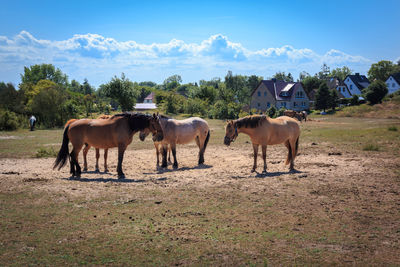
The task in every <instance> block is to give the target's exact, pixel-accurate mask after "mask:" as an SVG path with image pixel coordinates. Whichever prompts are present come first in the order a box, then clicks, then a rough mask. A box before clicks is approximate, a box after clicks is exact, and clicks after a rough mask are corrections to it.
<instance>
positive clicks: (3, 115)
mask: <svg viewBox="0 0 400 267" xmlns="http://www.w3.org/2000/svg"><path fill="white" fill-rule="evenodd" d="M26 121H27V123H28V119H26ZM22 125H23V116H21V115H20V116H18V115H17V114H16V113H14V112H12V111H8V110H5V111H0V131H14V130H16V129H18V128H19V127H21V126H22Z"/></svg>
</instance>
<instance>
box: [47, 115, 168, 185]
mask: <svg viewBox="0 0 400 267" xmlns="http://www.w3.org/2000/svg"><path fill="white" fill-rule="evenodd" d="M145 129H147V130H148V131H151V132H152V133H153V135H154V137H155V139H156V140H157V141H161V140H162V139H163V131H162V128H161V125H160V119H159V117H158V116H156V115H155V114H153V116H151V115H146V114H140V113H122V114H117V115H114V116H112V117H111V118H110V119H108V120H97V119H95V120H91V119H82V120H76V121H74V122H72V123H70V124H69V125H67V126H66V127H65V129H64V135H63V142H62V146H61V149H60V151H59V152H58V155H57V158H56V160H55V162H54V166H53V169H55V168H57V167H58V169H61V168H62V167H63V166H64V165H65V163H66V161H67V159H68V158H70V167H71V169H70V171H71V174H72V176H76V177H80V175H81V167H80V166H79V163H78V160H77V158H78V154H79V151H80V150H81V149H82V146H83V145H84V144H88V145H90V146H93V147H96V148H103V149H106V148H112V147H118V166H117V172H118V178H119V179H123V178H125V175H124V173H123V172H122V161H123V158H124V152H125V150H126V148H127V146H128V145H129V144H130V143H131V142H132V137H133V135H134V134H135V133H136V132H138V131H142V130H145ZM69 141H71V143H72V146H73V149H72V152H71V153H69V151H68V143H69Z"/></svg>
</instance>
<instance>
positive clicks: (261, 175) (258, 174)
mask: <svg viewBox="0 0 400 267" xmlns="http://www.w3.org/2000/svg"><path fill="white" fill-rule="evenodd" d="M298 173H303V172H302V171H299V170H296V169H294V170H289V171H287V172H279V171H278V172H258V171H256V175H255V176H254V177H255V178H268V177H279V176H282V175H285V174H298Z"/></svg>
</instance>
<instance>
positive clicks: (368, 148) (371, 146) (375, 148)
mask: <svg viewBox="0 0 400 267" xmlns="http://www.w3.org/2000/svg"><path fill="white" fill-rule="evenodd" d="M363 150H364V151H379V146H378V145H375V144H366V145H364V146H363Z"/></svg>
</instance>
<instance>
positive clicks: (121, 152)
mask: <svg viewBox="0 0 400 267" xmlns="http://www.w3.org/2000/svg"><path fill="white" fill-rule="evenodd" d="M125 149H126V145H125V144H119V145H118V166H117V172H118V179H124V178H125V174H124V173H123V172H122V161H123V160H124V153H125Z"/></svg>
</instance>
